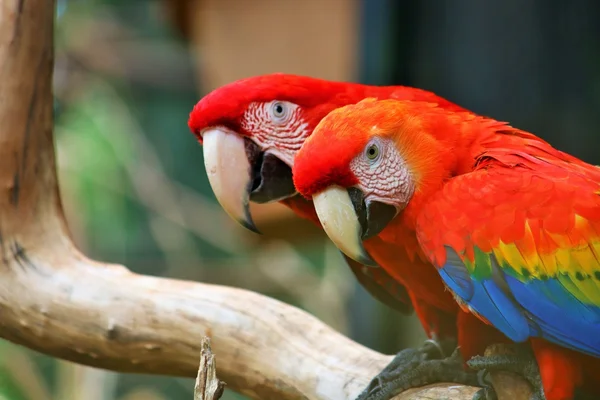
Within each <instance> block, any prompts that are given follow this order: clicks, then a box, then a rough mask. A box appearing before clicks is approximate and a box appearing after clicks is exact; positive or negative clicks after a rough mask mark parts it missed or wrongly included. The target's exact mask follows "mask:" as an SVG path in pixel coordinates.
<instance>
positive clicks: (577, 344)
mask: <svg viewBox="0 0 600 400" xmlns="http://www.w3.org/2000/svg"><path fill="white" fill-rule="evenodd" d="M483 146H484V147H485V150H484V151H483V152H482V153H481V154H480V155H479V156H478V157H477V159H476V163H475V167H474V168H473V171H472V172H470V173H466V174H463V175H459V176H456V177H454V178H452V179H450V180H449V181H448V182H447V183H445V184H444V185H443V188H442V189H441V190H440V191H439V192H437V193H436V194H435V195H433V196H431V198H430V200H429V201H428V202H427V203H426V204H425V206H424V208H423V211H422V213H421V214H420V216H419V219H418V230H417V236H418V239H419V243H420V244H421V247H422V248H423V250H424V251H425V253H426V255H427V256H428V258H429V259H430V260H431V261H432V262H433V263H434V265H436V266H437V267H438V268H439V270H438V272H439V273H440V275H441V276H442V279H443V280H444V282H445V283H446V285H447V286H448V287H449V288H450V289H451V290H452V291H453V292H454V294H455V295H456V296H457V297H458V298H459V301H462V302H464V303H465V304H466V305H467V306H468V307H470V308H471V309H472V310H473V311H474V312H475V313H477V314H479V315H481V316H482V317H483V318H484V319H485V320H487V321H489V322H490V323H492V324H493V325H494V326H496V327H497V328H498V329H500V330H501V331H502V332H503V333H504V334H505V335H507V336H508V337H509V338H511V339H512V340H514V341H517V342H522V341H525V340H527V339H528V338H530V337H540V338H544V339H547V340H549V341H551V342H554V343H557V344H559V345H561V346H564V347H567V348H571V349H574V350H577V351H581V352H583V353H586V354H590V355H593V356H600V258H599V256H600V235H599V234H598V233H599V232H600V196H599V194H598V191H599V189H600V170H599V169H598V168H597V167H595V166H592V165H589V164H586V163H584V162H582V161H579V160H577V159H575V158H574V157H571V156H569V155H567V154H565V153H562V152H559V151H558V150H555V149H553V148H552V147H550V146H549V145H548V144H546V143H545V142H542V141H539V140H535V139H534V138H532V137H530V136H529V135H528V134H526V133H524V132H521V131H510V130H509V131H506V132H504V133H500V134H499V135H497V136H495V137H492V138H490V139H489V140H488V141H487V142H485V143H483ZM446 214H450V215H452V218H447V217H446ZM440 223H441V224H442V225H441V226H440Z"/></svg>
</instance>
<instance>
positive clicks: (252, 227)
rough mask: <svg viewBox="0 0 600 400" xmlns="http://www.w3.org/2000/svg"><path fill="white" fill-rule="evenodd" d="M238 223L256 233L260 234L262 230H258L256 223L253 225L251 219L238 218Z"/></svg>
mask: <svg viewBox="0 0 600 400" xmlns="http://www.w3.org/2000/svg"><path fill="white" fill-rule="evenodd" d="M238 223H239V224H240V225H242V226H243V227H244V228H246V229H248V230H251V231H252V232H254V233H258V234H259V235H262V232H261V231H259V230H258V228H257V227H256V225H254V221H252V219H240V220H238Z"/></svg>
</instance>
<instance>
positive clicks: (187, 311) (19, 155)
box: [0, 0, 477, 400]
mask: <svg viewBox="0 0 600 400" xmlns="http://www.w3.org/2000/svg"><path fill="white" fill-rule="evenodd" d="M53 3H54V2H51V1H47V0H5V1H3V2H2V6H1V9H0V65H2V68H0V94H1V95H0V126H2V131H0V315H2V318H1V319H0V336H1V337H3V338H5V339H8V340H10V341H12V342H14V343H18V344H21V345H23V346H26V347H29V348H31V349H34V350H38V351H40V352H42V353H45V354H48V355H50V356H54V357H59V358H62V359H65V360H70V361H73V362H77V363H80V364H84V365H90V366H94V367H100V368H106V369H110V370H113V371H120V372H137V373H151V374H162V375H174V376H187V377H194V376H195V375H196V371H197V365H198V358H197V356H198V352H199V351H200V342H201V338H202V337H204V336H208V337H209V338H211V340H212V343H213V345H214V350H215V355H216V357H218V359H219V375H220V376H221V377H222V378H223V379H224V380H225V381H226V382H227V384H228V386H229V387H231V388H232V389H234V390H237V391H239V392H241V393H245V394H247V395H249V396H250V397H252V398H260V399H283V400H286V399H315V400H325V399H327V400H343V399H353V398H355V397H356V396H357V395H358V394H359V393H360V392H361V391H362V389H363V388H364V387H365V386H366V385H367V383H368V382H369V380H370V379H371V377H373V376H374V375H375V374H377V373H378V372H379V371H380V370H381V369H382V368H383V367H384V366H385V365H386V364H387V363H388V362H389V361H390V360H391V357H390V356H386V355H382V354H379V353H377V352H374V351H372V350H369V349H367V348H365V347H363V346H361V345H359V344H357V343H355V342H353V341H351V340H350V339H348V338H346V337H345V336H343V335H341V334H339V333H338V332H335V331H334V330H332V329H331V328H329V327H328V326H326V325H325V324H323V323H322V322H320V321H319V320H317V319H316V318H314V317H313V316H311V315H309V314H307V313H306V312H304V311H301V310H299V309H297V308H294V307H291V306H289V305H286V304H284V303H282V302H280V301H277V300H274V299H271V298H268V297H265V296H262V295H260V294H257V293H253V292H250V291H246V290H241V289H236V288H231V287H223V286H217V285H207V284H201V283H194V282H186V281H178V280H173V279H163V278H156V277H150V276H141V275H137V274H133V273H131V272H129V271H128V270H127V269H126V268H125V267H123V266H120V265H111V264H106V263H101V262H97V261H93V260H90V259H88V258H87V257H85V256H84V255H83V254H81V252H79V251H78V250H77V249H76V248H75V247H74V245H73V243H72V241H71V238H70V234H69V231H68V228H67V226H66V223H65V220H64V217H63V212H62V206H61V202H60V196H59V192H58V185H57V179H56V171H55V169H56V165H55V154H54V147H53V134H52V94H51V93H52V92H51V90H52V87H51V77H52V63H53V50H52V49H53V13H54V4H53ZM476 390H477V389H476V388H469V387H460V386H453V385H434V386H431V387H427V388H421V389H418V390H410V391H407V392H405V393H403V394H401V395H399V396H398V397H397V398H398V399H415V400H416V399H434V398H435V399H437V398H446V399H457V400H458V399H461V400H462V399H470V398H471V396H472V395H473V393H474V392H475V391H476Z"/></svg>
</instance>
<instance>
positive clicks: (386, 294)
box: [342, 253, 413, 315]
mask: <svg viewBox="0 0 600 400" xmlns="http://www.w3.org/2000/svg"><path fill="white" fill-rule="evenodd" d="M342 256H344V259H345V260H346V263H348V266H349V267H350V269H351V270H352V272H354V275H355V276H356V279H357V280H358V282H360V284H361V285H362V287H364V288H365V289H366V290H367V292H369V294H371V296H373V297H375V298H376V299H377V300H379V301H381V302H382V303H383V304H385V305H387V306H388V307H391V308H393V309H394V310H396V311H399V312H401V313H402V314H404V315H409V314H411V313H412V312H413V306H412V302H411V300H410V297H409V295H408V292H407V291H406V288H405V287H404V286H403V285H402V284H400V283H399V282H397V281H395V280H394V279H393V278H392V277H391V276H389V275H388V274H387V272H385V270H384V269H383V268H373V267H366V266H364V265H362V264H360V263H358V262H356V261H354V260H353V259H351V258H349V257H348V256H346V255H345V254H344V253H342Z"/></svg>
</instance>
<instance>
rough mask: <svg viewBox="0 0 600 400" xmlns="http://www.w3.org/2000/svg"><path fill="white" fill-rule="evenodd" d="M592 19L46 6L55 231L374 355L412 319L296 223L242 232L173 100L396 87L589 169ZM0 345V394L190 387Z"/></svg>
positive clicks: (200, 3)
mask: <svg viewBox="0 0 600 400" xmlns="http://www.w3.org/2000/svg"><path fill="white" fill-rule="evenodd" d="M598 21H600V3H598V2H594V1H592V0H587V1H586V0H579V1H577V2H546V1H534V0H531V1H523V0H504V1H502V2H480V1H476V0H472V1H468V0H453V1H449V0H442V1H440V0H404V1H394V0H304V1H293V0H288V1H276V0H252V1H248V0H246V1H244V0H195V1H194V0H190V1H185V0H148V1H144V0H129V1H122V0H120V1H119V0H57V10H56V36H55V46H56V66H55V76H54V78H55V99H56V101H55V112H56V114H55V115H56V120H55V124H56V140H57V143H56V148H57V153H58V167H59V179H60V183H61V191H62V196H63V201H64V204H65V209H66V211H67V214H68V221H69V225H70V228H71V230H72V232H73V235H74V237H75V240H76V242H77V244H78V245H79V246H80V247H81V248H82V249H83V251H84V252H85V253H87V254H88V255H90V256H91V257H94V258H97V259H101V260H105V261H109V262H116V263H123V264H125V265H127V266H128V267H129V268H130V269H131V270H133V271H135V272H138V273H143V274H149V275H160V276H168V277H174V278H180V279H189V280H198V281H203V282H209V283H218V284H225V285H230V286H237V287H243V288H246V289H250V290H254V291H257V292H260V293H263V294H266V295H269V296H272V297H275V298H278V299H281V300H283V301H286V302H288V303H290V304H294V305H296V306H298V307H301V308H303V309H305V310H307V311H309V312H310V313H312V314H314V315H316V316H317V317H319V318H320V319H322V320H323V321H325V322H326V323H327V324H329V325H331V326H332V327H334V328H335V329H337V330H339V331H341V332H343V333H344V334H346V335H348V336H350V337H351V338H353V339H354V340H357V341H358V342H360V343H363V344H365V345H367V346H369V347H371V348H374V349H376V350H379V351H382V352H386V353H395V352H396V351H398V350H399V349H401V348H403V347H405V346H410V345H417V344H419V343H420V342H421V341H422V340H423V339H424V335H423V333H422V331H421V328H420V327H419V325H418V323H417V321H416V318H414V317H402V316H401V315H399V314H398V313H396V312H395V311H393V310H390V309H387V308H386V307H385V306H382V305H380V304H378V303H377V302H376V301H375V300H373V299H372V298H371V297H370V296H369V295H368V294H367V293H366V292H365V291H364V290H363V289H362V288H361V287H359V286H358V285H357V284H356V282H355V281H354V277H353V276H352V274H351V272H350V271H349V270H347V269H346V268H345V267H344V264H343V262H342V260H341V257H340V256H339V254H338V252H337V250H335V248H334V247H333V245H331V244H330V243H329V241H328V240H327V239H326V237H325V236H324V234H322V233H320V232H319V231H318V230H317V229H316V228H314V227H313V226H312V225H311V224H310V223H308V222H305V221H302V220H300V219H298V218H296V217H294V215H293V214H291V212H289V211H287V209H285V208H283V207H281V206H278V205H267V206H260V207H255V208H254V210H253V214H254V216H255V221H256V222H257V225H258V227H259V228H260V229H261V230H262V231H263V232H264V235H263V236H258V235H254V234H251V233H249V232H248V231H246V230H244V229H243V228H241V227H240V226H238V225H237V224H236V223H234V222H233V221H232V220H230V219H229V217H227V215H226V214H225V213H224V212H223V211H222V210H221V208H220V207H219V205H218V204H217V203H216V200H215V198H214V196H213V194H212V191H211V189H210V186H209V184H208V181H207V178H206V174H205V171H204V165H203V160H202V151H201V147H200V146H199V145H198V144H197V143H196V141H195V139H194V137H193V136H192V135H191V134H190V133H189V131H188V129H187V125H186V124H187V117H188V114H189V112H190V111H191V109H192V107H193V105H194V104H195V102H196V101H197V100H198V99H199V98H200V97H202V96H203V95H204V94H206V93H207V92H208V91H210V90H212V89H214V88H216V87H218V86H220V85H223V84H225V83H228V82H231V81H233V80H236V79H239V78H243V77H247V76H252V75H257V74H264V73H269V72H287V73H297V74H303V75H312V76H316V77H322V78H326V79H334V80H343V81H357V82H363V83H369V84H380V85H383V84H402V85H410V86H417V87H420V88H424V89H428V90H432V91H434V92H436V93H437V94H439V95H441V96H444V97H446V98H448V99H450V100H451V101H454V102H456V103H458V104H461V105H462V106H465V107H467V108H469V109H471V110H473V111H475V112H477V113H480V114H485V115H488V116H491V117H494V118H496V119H500V120H505V121H509V122H511V123H512V124H513V125H515V126H517V127H519V128H522V129H526V130H529V131H532V132H534V133H536V134H538V135H539V136H541V137H543V138H544V139H546V140H548V141H549V142H551V143H552V144H553V145H554V146H556V147H558V148H560V149H561V150H564V151H567V152H570V153H572V154H574V155H576V156H579V157H581V158H583V159H584V160H586V161H588V162H592V163H600V151H599V150H598V143H600V137H598V135H597V132H598V128H599V127H600V112H598V110H599V109H600V23H598ZM0 347H1V350H2V351H0V354H1V355H0V397H1V398H4V399H10V400H13V399H14V400H21V399H23V400H26V399H27V400H33V399H35V400H38V399H39V400H45V399H61V400H75V399H87V400H112V399H119V400H136V399H148V400H162V399H192V391H193V380H191V379H178V378H167V377H156V376H144V375H124V374H115V373H112V372H107V371H102V370H97V369H92V368H87V367H82V366H78V365H75V364H72V363H68V362H63V361H58V360H54V359H51V358H49V357H45V356H42V355H40V354H37V353H34V352H32V351H28V350H25V349H23V348H20V347H17V346H14V345H12V344H10V343H8V342H0ZM217 365H218V354H217ZM244 398H245V397H243V396H240V395H237V394H235V393H233V392H231V391H227V393H226V394H225V396H224V397H223V399H224V400H239V399H244Z"/></svg>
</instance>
